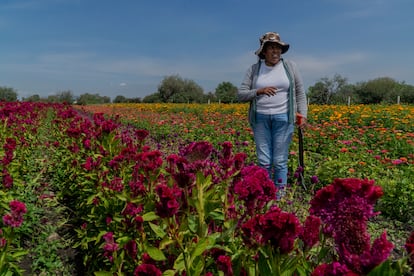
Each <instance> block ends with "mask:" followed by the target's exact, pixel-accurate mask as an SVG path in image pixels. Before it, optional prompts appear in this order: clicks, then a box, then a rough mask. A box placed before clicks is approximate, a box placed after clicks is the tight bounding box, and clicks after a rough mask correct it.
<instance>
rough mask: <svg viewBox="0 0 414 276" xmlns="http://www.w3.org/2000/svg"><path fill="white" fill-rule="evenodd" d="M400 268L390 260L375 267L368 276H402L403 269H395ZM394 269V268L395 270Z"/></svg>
mask: <svg viewBox="0 0 414 276" xmlns="http://www.w3.org/2000/svg"><path fill="white" fill-rule="evenodd" d="M395 266H398V263H394V265H393V264H392V263H391V261H390V260H387V261H385V262H383V263H382V264H380V265H378V266H377V267H375V268H374V269H373V270H371V272H369V273H368V274H367V276H382V275H387V276H399V275H402V272H401V268H398V267H395ZM393 267H394V268H393Z"/></svg>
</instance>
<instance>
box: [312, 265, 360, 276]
mask: <svg viewBox="0 0 414 276" xmlns="http://www.w3.org/2000/svg"><path fill="white" fill-rule="evenodd" d="M339 275H340V276H358V275H359V274H356V273H354V272H352V271H351V270H350V269H349V268H347V267H346V265H342V264H340V263H338V262H333V263H330V264H321V265H319V266H317V267H316V268H315V269H314V271H313V272H312V274H311V276H339Z"/></svg>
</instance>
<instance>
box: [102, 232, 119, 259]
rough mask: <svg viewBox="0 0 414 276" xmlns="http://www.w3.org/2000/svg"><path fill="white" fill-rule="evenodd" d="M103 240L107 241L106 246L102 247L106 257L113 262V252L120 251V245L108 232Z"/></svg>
mask: <svg viewBox="0 0 414 276" xmlns="http://www.w3.org/2000/svg"><path fill="white" fill-rule="evenodd" d="M102 238H103V239H104V240H105V244H104V245H103V247H102V248H103V250H104V251H105V253H104V256H105V257H107V258H108V259H109V260H110V261H111V262H113V252H116V251H118V249H119V245H118V244H117V243H116V242H115V241H114V234H113V233H112V232H107V233H106V234H104V235H103V236H102Z"/></svg>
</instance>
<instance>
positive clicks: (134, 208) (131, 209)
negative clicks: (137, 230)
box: [122, 202, 143, 217]
mask: <svg viewBox="0 0 414 276" xmlns="http://www.w3.org/2000/svg"><path fill="white" fill-rule="evenodd" d="M142 210H143V207H142V205H138V204H136V203H133V202H128V203H127V205H126V206H125V208H124V210H123V211H122V215H123V216H131V217H135V216H136V215H138V214H139V213H141V212H142Z"/></svg>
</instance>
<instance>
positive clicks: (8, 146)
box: [3, 137, 17, 152]
mask: <svg viewBox="0 0 414 276" xmlns="http://www.w3.org/2000/svg"><path fill="white" fill-rule="evenodd" d="M16 145H17V143H16V139H14V138H10V137H7V138H6V143H4V145H3V149H4V151H11V152H12V151H14V150H15V149H16Z"/></svg>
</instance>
